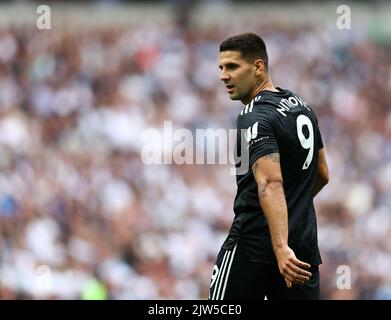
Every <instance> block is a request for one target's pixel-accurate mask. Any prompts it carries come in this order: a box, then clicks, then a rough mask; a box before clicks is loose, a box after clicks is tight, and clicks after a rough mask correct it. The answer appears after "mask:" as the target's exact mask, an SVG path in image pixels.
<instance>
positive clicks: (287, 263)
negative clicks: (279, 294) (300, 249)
mask: <svg viewBox="0 0 391 320" xmlns="http://www.w3.org/2000/svg"><path fill="white" fill-rule="evenodd" d="M252 170H253V174H254V178H255V181H256V182H257V185H258V197H259V201H260V204H261V207H262V210H263V212H264V214H265V216H266V219H267V221H268V225H269V230H270V235H271V239H272V245H273V250H274V253H275V255H276V258H277V262H278V267H279V269H280V273H281V275H282V276H283V277H284V278H285V281H286V283H287V286H288V287H291V285H292V282H295V283H304V282H305V281H308V280H309V277H310V276H311V273H310V272H308V271H306V270H304V269H302V268H309V267H310V265H309V264H308V263H305V262H302V261H300V260H298V259H297V258H296V256H295V253H294V252H293V250H292V249H291V248H289V246H288V209H287V205H286V200H285V194H284V188H283V180H282V174H281V168H280V155H279V154H278V153H272V154H268V155H266V156H264V157H261V158H259V159H258V160H257V161H256V162H255V163H254V164H253V166H252Z"/></svg>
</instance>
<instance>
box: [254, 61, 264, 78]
mask: <svg viewBox="0 0 391 320" xmlns="http://www.w3.org/2000/svg"><path fill="white" fill-rule="evenodd" d="M254 67H255V74H256V75H257V76H260V75H261V74H262V72H263V70H264V69H265V63H264V62H263V60H262V59H257V60H255V61H254Z"/></svg>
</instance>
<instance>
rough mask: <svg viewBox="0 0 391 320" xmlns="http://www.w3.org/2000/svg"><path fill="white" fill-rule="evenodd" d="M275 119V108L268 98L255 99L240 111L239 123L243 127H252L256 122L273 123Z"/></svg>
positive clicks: (259, 97) (258, 97)
mask: <svg viewBox="0 0 391 320" xmlns="http://www.w3.org/2000/svg"><path fill="white" fill-rule="evenodd" d="M274 118H275V106H273V105H272V104H271V103H270V102H269V101H268V100H267V99H266V97H265V98H263V97H262V96H257V97H255V98H254V99H253V100H252V101H250V103H249V104H247V105H245V106H244V107H243V109H242V110H241V111H240V113H239V115H238V118H237V123H238V124H241V126H250V125H252V124H254V123H255V122H259V121H261V122H272V121H274Z"/></svg>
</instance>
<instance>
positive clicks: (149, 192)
mask: <svg viewBox="0 0 391 320" xmlns="http://www.w3.org/2000/svg"><path fill="white" fill-rule="evenodd" d="M250 27H251V30H249V29H248V28H247V29H240V30H239V29H238V28H236V29H235V27H234V26H221V27H216V26H215V27H213V28H205V29H194V28H191V27H189V26H187V27H186V25H181V24H178V23H176V22H173V23H171V24H168V25H160V26H154V25H153V24H149V25H140V26H129V27H124V26H115V25H113V26H112V27H110V28H108V27H105V28H96V29H88V30H80V29H79V30H74V29H72V28H69V29H62V30H55V31H53V30H52V31H48V30H45V31H41V30H38V29H35V28H32V27H31V26H18V27H12V26H11V27H8V28H4V29H2V30H0V299H206V298H207V297H208V288H209V281H210V275H211V271H212V268H213V264H214V262H215V258H216V255H217V253H218V250H219V249H220V246H221V244H222V242H223V240H224V238H225V236H226V235H227V232H228V229H229V226H230V224H231V222H232V219H233V210H232V206H233V200H234V196H235V192H236V189H235V188H236V185H235V177H234V176H233V175H231V174H230V168H231V167H232V164H230V163H228V164H182V165H181V164H175V163H173V164H161V165H157V164H150V165H147V164H145V163H143V162H142V159H141V156H140V155H141V152H142V150H143V147H144V146H145V141H143V140H142V139H141V137H142V133H143V132H145V130H146V129H149V128H155V129H157V130H160V132H162V134H163V133H164V132H163V124H164V121H171V122H172V126H173V128H174V129H180V128H187V129H189V130H191V131H192V132H194V131H195V130H196V129H207V128H213V129H218V128H224V129H229V128H232V129H233V128H235V118H236V116H237V114H238V113H239V112H240V110H241V104H240V102H233V101H230V100H229V98H228V96H227V95H226V93H225V91H224V87H223V85H222V84H221V83H220V82H219V79H218V77H219V69H218V47H219V44H220V42H221V41H222V40H223V39H224V38H226V37H227V36H229V35H231V34H233V33H238V32H243V31H253V32H256V33H258V34H259V35H261V36H262V37H263V38H264V39H265V42H266V44H267V46H268V50H269V58H270V74H271V77H272V80H273V82H274V85H275V86H280V87H283V88H287V89H290V90H292V91H295V92H297V93H298V94H299V95H301V96H303V97H304V98H305V99H306V100H307V101H308V102H309V104H310V105H311V106H312V107H313V109H314V110H315V112H316V113H317V116H318V119H319V125H320V128H321V132H322V134H323V140H324V143H325V147H326V154H327V158H328V162H329V166H330V183H329V185H328V186H327V187H326V189H325V190H324V191H322V192H321V194H320V195H319V196H318V197H317V198H316V199H315V203H316V207H317V217H318V225H319V245H320V249H321V253H322V258H323V264H322V266H321V269H320V270H321V297H322V299H391V275H390V273H389V270H391V242H390V241H389V240H388V239H390V238H391V210H390V208H391V107H390V101H391V90H390V88H391V55H390V54H389V52H390V50H391V41H390V39H389V38H387V37H386V36H384V35H381V34H377V33H371V32H369V30H367V29H366V27H365V25H362V26H356V27H355V28H352V29H351V30H338V29H337V28H336V26H335V23H334V22H333V23H330V25H327V26H325V25H322V26H317V25H301V26H290V27H282V26H279V25H278V24H275V25H262V24H261V23H259V24H252V25H251V26H250ZM167 140H170V137H165V139H162V141H157V142H156V145H157V147H160V151H161V152H162V155H167V154H168V155H170V154H171V153H172V148H170V146H169V145H170V143H169V141H167ZM199 149H200V148H198V145H197V144H195V145H194V152H195V153H197V152H200V150H199ZM344 276H345V277H344ZM341 277H342V278H341ZM343 277H344V278H343Z"/></svg>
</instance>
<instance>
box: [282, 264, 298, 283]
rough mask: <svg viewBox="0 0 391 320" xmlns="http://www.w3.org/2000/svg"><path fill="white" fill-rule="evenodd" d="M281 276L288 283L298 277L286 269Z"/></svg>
mask: <svg viewBox="0 0 391 320" xmlns="http://www.w3.org/2000/svg"><path fill="white" fill-rule="evenodd" d="M282 276H283V277H284V278H285V279H287V280H288V281H290V282H293V281H294V280H295V279H296V277H297V276H298V274H297V273H296V272H294V271H293V270H292V269H290V268H289V267H288V268H286V269H285V270H284V272H283V273H282Z"/></svg>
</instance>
